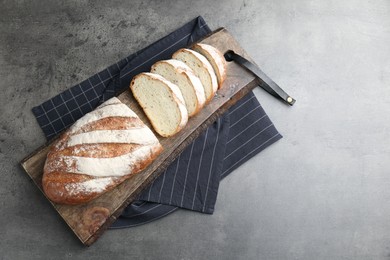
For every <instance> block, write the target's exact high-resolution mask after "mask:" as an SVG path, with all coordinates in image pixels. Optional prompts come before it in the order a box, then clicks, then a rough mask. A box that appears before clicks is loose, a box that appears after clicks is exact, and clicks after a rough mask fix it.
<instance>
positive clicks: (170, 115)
mask: <svg viewBox="0 0 390 260" xmlns="http://www.w3.org/2000/svg"><path fill="white" fill-rule="evenodd" d="M130 89H131V91H132V92H133V96H134V97H135V99H136V100H137V101H138V103H139V104H140V106H141V107H142V109H143V110H144V112H145V114H146V116H147V117H148V118H149V120H150V122H151V124H152V126H153V128H154V130H156V132H157V133H158V134H159V135H161V136H163V137H169V136H172V135H174V134H176V133H177V132H179V131H180V130H181V129H182V128H183V127H184V126H185V125H186V124H187V121H188V112H187V109H186V106H185V101H184V98H183V95H182V93H181V91H180V89H179V87H178V86H176V85H175V84H173V83H172V82H170V81H168V80H166V79H165V78H163V77H162V76H160V75H158V74H155V73H149V72H144V73H140V74H138V75H137V76H135V77H134V78H133V80H132V81H131V83H130Z"/></svg>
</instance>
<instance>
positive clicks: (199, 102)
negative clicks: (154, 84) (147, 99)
mask: <svg viewBox="0 0 390 260" xmlns="http://www.w3.org/2000/svg"><path fill="white" fill-rule="evenodd" d="M160 64H166V65H168V66H170V67H172V68H173V69H174V70H175V71H176V72H177V73H178V74H181V75H183V76H184V77H185V78H186V79H187V81H188V82H189V85H190V86H191V87H192V88H193V91H194V93H195V98H196V108H195V110H194V111H192V113H190V114H188V116H193V115H195V114H197V113H198V112H199V111H200V110H201V109H202V108H203V106H204V105H205V103H206V95H205V92H204V87H203V85H202V82H201V81H200V79H199V78H198V77H197V76H195V74H194V72H193V71H192V69H191V68H190V67H188V65H187V64H185V63H184V62H182V61H179V60H174V59H170V60H162V61H158V62H156V63H155V64H153V66H152V69H151V72H153V73H157V72H156V71H157V67H158V66H159V65H160ZM157 74H158V73H157Z"/></svg>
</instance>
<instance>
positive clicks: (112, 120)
mask: <svg viewBox="0 0 390 260" xmlns="http://www.w3.org/2000/svg"><path fill="white" fill-rule="evenodd" d="M107 107H108V106H107ZM129 109H130V108H129ZM140 127H142V128H147V126H146V125H144V124H143V122H142V121H141V120H140V119H139V118H138V117H106V118H102V119H98V120H96V121H94V122H91V123H88V124H85V125H84V127H80V128H78V129H75V128H74V127H71V128H70V129H68V131H66V132H65V133H63V134H62V135H61V137H60V138H59V139H58V140H57V141H56V142H55V143H54V144H53V145H52V147H51V149H50V151H49V153H48V155H47V159H46V162H45V166H44V171H43V177H42V187H43V191H44V193H45V194H46V196H47V197H48V198H49V199H50V200H51V201H53V202H55V203H60V204H81V203H86V202H88V201H91V200H93V199H95V198H97V197H99V196H100V195H102V194H103V193H105V192H107V191H109V190H111V189H113V188H114V187H116V186H117V185H119V184H120V183H122V182H123V181H124V180H126V179H128V178H129V177H131V176H132V175H133V174H136V173H138V172H140V171H142V170H143V169H144V168H146V167H147V166H148V165H149V164H150V163H151V162H152V161H153V160H154V159H155V158H156V157H157V156H158V155H159V154H160V153H161V151H162V149H163V148H162V146H161V144H160V143H159V142H158V139H157V138H156V142H155V143H148V144H147V146H148V147H150V150H148V152H147V153H146V154H145V156H144V157H142V158H141V157H137V158H136V160H135V163H134V165H131V167H130V168H131V171H129V172H128V173H127V174H125V175H123V176H95V175H94V174H93V173H80V172H74V171H69V165H68V166H67V165H65V164H64V163H62V162H63V161H64V160H65V158H76V159H77V158H93V160H102V159H103V158H104V159H106V160H107V159H108V160H110V159H112V158H117V157H118V156H121V155H126V154H130V153H132V152H133V151H134V150H137V149H138V148H140V147H144V146H146V145H143V144H142V142H141V143H139V144H134V143H98V142H97V143H89V144H79V145H74V146H68V145H69V143H68V141H69V139H70V138H71V137H72V136H75V135H78V134H81V133H90V132H92V131H96V130H106V129H109V130H112V129H118V130H129V129H133V130H134V129H139V128H140ZM136 131H137V130H136ZM150 134H152V133H150ZM125 163H126V162H125ZM86 183H88V186H85V184H86ZM99 183H104V186H100V187H98V186H99ZM83 185H84V186H83Z"/></svg>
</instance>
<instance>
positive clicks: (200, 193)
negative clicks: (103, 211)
mask: <svg viewBox="0 0 390 260" xmlns="http://www.w3.org/2000/svg"><path fill="white" fill-rule="evenodd" d="M210 32H211V30H210V28H209V27H208V26H207V24H206V23H205V21H204V20H203V18H202V17H197V18H195V19H194V20H192V21H190V22H189V23H187V24H185V25H184V26H182V27H181V28H179V29H177V30H176V31H174V32H173V33H171V34H169V35H167V36H166V37H164V38H162V39H160V40H159V41H157V42H155V43H153V44H152V45H150V46H148V47H146V48H144V49H142V50H141V51H138V52H136V53H134V54H132V55H130V56H128V57H126V58H125V59H122V60H121V61H119V62H117V63H115V64H113V65H111V66H110V67H108V68H107V69H105V70H103V71H101V72H99V73H97V74H95V75H94V76H92V77H90V78H89V79H87V80H85V81H83V82H81V83H80V84H78V85H76V86H74V87H72V88H70V89H68V90H66V91H64V92H62V93H60V94H59V95H57V96H55V97H53V98H52V99H50V100H48V101H46V102H44V103H42V104H41V105H39V106H37V107H34V108H33V109H32V111H33V113H34V115H35V117H36V119H37V121H38V123H39V125H40V127H41V128H42V130H43V132H44V133H45V135H46V137H47V139H51V138H53V137H55V136H56V135H57V134H58V133H60V132H61V131H63V130H64V129H66V128H67V127H69V126H70V125H71V124H73V123H74V122H75V121H76V120H77V119H79V118H80V117H82V116H83V115H84V114H86V113H88V112H90V111H92V110H93V109H94V108H95V107H97V106H98V105H99V104H101V103H102V102H104V101H105V100H108V99H109V98H111V97H113V96H115V95H117V94H119V93H121V92H122V91H124V90H127V89H128V87H129V84H130V81H131V79H132V78H133V77H134V76H135V75H137V74H138V73H140V72H144V71H149V69H150V67H151V65H152V64H154V63H155V62H156V61H158V60H162V59H168V58H170V57H171V55H172V54H173V53H174V52H175V51H176V50H177V49H179V48H183V47H186V46H188V45H190V44H191V43H193V42H195V41H198V40H199V39H201V38H202V37H204V36H205V35H207V34H208V33H210ZM281 137H282V136H281V135H280V134H279V133H278V131H277V130H276V128H275V127H274V125H273V124H272V122H271V121H270V119H269V118H268V116H267V115H266V113H265V112H264V110H263V109H262V107H261V105H260V104H259V102H258V101H257V99H256V97H255V96H254V94H253V93H250V94H248V95H247V96H246V97H244V98H243V99H241V100H240V101H239V102H238V103H237V104H236V105H234V106H233V107H231V108H230V109H229V110H228V112H226V113H225V114H224V115H223V116H221V117H220V118H219V119H218V120H217V121H216V122H215V123H214V124H213V125H211V126H210V127H209V128H208V129H207V130H206V131H205V132H204V133H203V134H202V135H201V136H199V137H198V138H197V139H196V140H195V141H194V142H193V143H192V144H191V145H189V146H188V147H187V148H186V149H185V150H184V151H183V152H182V153H181V154H180V156H179V157H178V158H177V159H176V160H175V161H174V162H173V163H172V164H171V165H170V166H169V167H168V168H167V170H166V171H165V173H164V174H162V175H161V176H160V177H159V178H157V179H156V180H155V181H154V182H153V183H152V184H151V185H150V187H149V188H148V189H146V190H145V191H143V192H142V194H141V195H140V196H139V198H138V200H137V201H135V202H134V203H132V204H131V205H129V206H128V207H127V208H126V209H125V211H124V212H123V214H122V216H121V217H119V218H118V220H117V221H116V222H115V223H114V224H113V226H112V227H113V228H121V227H131V226H136V225H140V224H144V223H147V222H150V221H152V220H155V219H158V218H161V217H163V216H165V215H167V214H169V213H171V212H173V211H175V210H176V209H177V208H178V207H180V208H186V209H190V210H195V211H199V212H203V213H208V214H211V213H213V211H214V205H215V202H216V198H217V193H218V187H219V182H220V180H221V178H223V177H225V176H226V175H227V174H229V173H230V172H232V171H233V170H234V169H236V168H237V167H239V166H240V165H241V164H242V163H244V162H245V161H247V160H248V159H249V158H251V157H252V156H254V155H255V154H257V153H259V152H260V151H262V150H263V149H265V148H266V147H268V146H269V145H271V144H272V143H274V142H276V141H277V140H279V139H280V138H281Z"/></svg>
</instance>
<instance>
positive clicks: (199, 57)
mask: <svg viewBox="0 0 390 260" xmlns="http://www.w3.org/2000/svg"><path fill="white" fill-rule="evenodd" d="M180 53H187V54H189V55H191V56H192V57H193V58H195V59H197V60H198V61H199V62H200V63H201V64H202V68H204V69H206V71H207V73H208V74H209V75H210V79H211V89H212V91H211V93H210V95H209V96H208V97H206V102H209V101H210V100H211V99H212V98H213V97H214V95H215V93H216V92H217V90H218V81H217V76H216V74H215V72H214V69H213V67H212V65H211V64H210V62H209V61H208V60H207V59H206V58H205V57H204V56H203V55H202V54H199V53H198V52H196V51H193V50H190V49H186V48H182V49H179V50H178V51H176V52H175V53H174V54H173V55H172V58H173V59H177V60H180V59H179V58H178V57H177V56H178V55H179V54H180ZM183 62H185V61H183Z"/></svg>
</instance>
